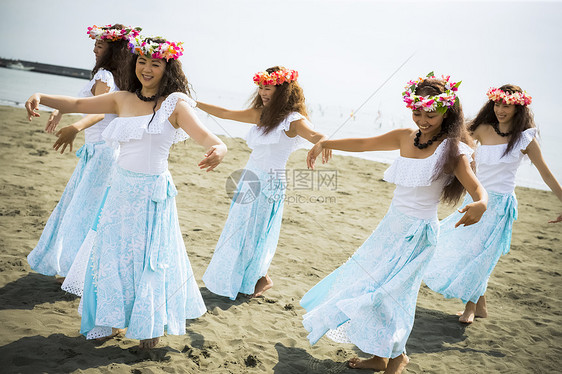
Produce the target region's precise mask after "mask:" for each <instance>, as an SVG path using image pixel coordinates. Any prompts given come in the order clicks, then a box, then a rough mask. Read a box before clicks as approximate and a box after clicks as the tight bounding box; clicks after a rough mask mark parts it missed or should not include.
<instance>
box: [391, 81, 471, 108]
mask: <svg viewBox="0 0 562 374" xmlns="http://www.w3.org/2000/svg"><path fill="white" fill-rule="evenodd" d="M450 78H451V77H450V76H448V75H442V76H441V79H442V80H444V81H445V92H444V93H442V94H439V95H436V96H418V95H416V94H415V92H416V88H418V86H419V84H420V83H421V82H423V81H425V80H426V79H438V78H436V77H435V75H433V72H431V73H429V74H427V76H426V78H421V77H420V78H418V79H416V80H415V81H409V82H408V84H407V85H406V87H405V89H406V91H404V92H402V97H403V99H404V102H405V103H406V107H407V108H410V109H412V110H419V109H423V110H425V111H426V112H433V111H437V112H439V113H441V114H444V113H445V112H446V111H447V109H449V108H452V107H453V106H454V105H455V101H456V100H457V95H456V94H455V92H457V90H458V88H459V86H460V84H461V82H450V81H449V79H450Z"/></svg>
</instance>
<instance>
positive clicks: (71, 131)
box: [53, 125, 80, 155]
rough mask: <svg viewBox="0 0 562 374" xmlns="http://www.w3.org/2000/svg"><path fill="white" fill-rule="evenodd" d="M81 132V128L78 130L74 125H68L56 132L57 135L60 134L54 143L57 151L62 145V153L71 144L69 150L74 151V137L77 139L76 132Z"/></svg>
mask: <svg viewBox="0 0 562 374" xmlns="http://www.w3.org/2000/svg"><path fill="white" fill-rule="evenodd" d="M79 132H80V130H78V129H77V128H76V127H74V126H73V125H70V126H66V127H63V128H62V129H60V130H59V131H58V132H57V133H56V134H55V135H56V136H58V139H57V140H56V141H55V144H53V148H54V149H55V151H58V150H59V148H60V147H62V149H61V150H60V154H61V155H62V154H63V153H64V150H65V149H66V147H67V146H70V150H69V152H72V143H73V142H74V139H76V134H78V133H79Z"/></svg>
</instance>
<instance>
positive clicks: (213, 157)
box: [170, 101, 227, 171]
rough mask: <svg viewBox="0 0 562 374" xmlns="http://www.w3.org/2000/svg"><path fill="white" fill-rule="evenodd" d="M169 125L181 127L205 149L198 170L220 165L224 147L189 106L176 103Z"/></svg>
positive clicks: (224, 150)
mask: <svg viewBox="0 0 562 374" xmlns="http://www.w3.org/2000/svg"><path fill="white" fill-rule="evenodd" d="M170 123H172V125H173V126H174V127H176V128H178V127H181V128H182V129H183V130H185V132H186V133H187V134H188V135H189V136H190V137H192V138H193V140H195V141H196V142H197V143H198V144H200V145H202V146H203V147H205V149H207V152H205V157H204V158H203V160H202V161H201V162H199V164H198V166H199V168H200V169H207V171H211V170H213V169H214V168H216V167H217V166H218V164H220V163H221V161H222V159H223V158H224V156H225V155H226V151H227V149H226V145H225V144H224V143H223V142H222V140H220V139H219V138H218V137H217V136H216V135H215V134H213V133H212V132H210V131H209V130H207V128H206V127H205V125H203V123H201V121H200V120H199V118H198V117H197V115H196V114H195V111H194V110H193V109H192V108H191V107H190V106H189V104H187V103H186V102H185V101H178V103H177V104H176V109H175V110H174V113H172V115H171V116H170Z"/></svg>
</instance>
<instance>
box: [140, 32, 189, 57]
mask: <svg viewBox="0 0 562 374" xmlns="http://www.w3.org/2000/svg"><path fill="white" fill-rule="evenodd" d="M154 39H164V38H162V37H155V38H150V37H144V36H137V37H135V38H132V39H130V40H129V48H130V49H131V52H132V53H134V54H136V55H140V56H148V57H150V58H156V59H165V60H166V61H168V60H170V59H172V60H177V59H178V58H179V57H180V56H182V55H183V46H182V44H183V42H179V43H174V42H170V41H167V40H165V39H164V42H162V43H158V42H155V41H154Z"/></svg>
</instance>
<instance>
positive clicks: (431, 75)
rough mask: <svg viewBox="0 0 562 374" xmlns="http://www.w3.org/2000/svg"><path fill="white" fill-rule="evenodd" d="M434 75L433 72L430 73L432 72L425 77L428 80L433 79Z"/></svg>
mask: <svg viewBox="0 0 562 374" xmlns="http://www.w3.org/2000/svg"><path fill="white" fill-rule="evenodd" d="M434 75H435V74H434V73H433V71H432V72H430V73H429V74H427V75H426V77H427V78H429V77H433V76H434Z"/></svg>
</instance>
